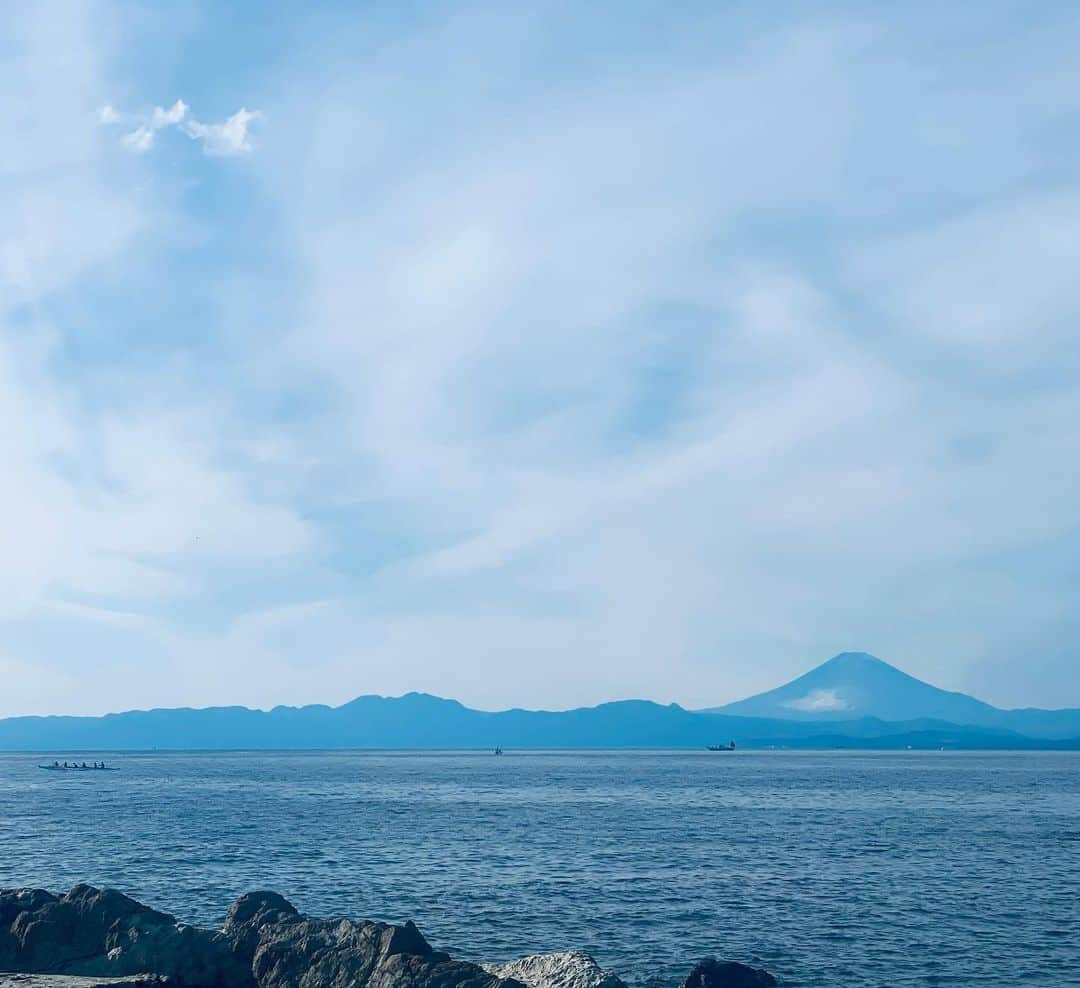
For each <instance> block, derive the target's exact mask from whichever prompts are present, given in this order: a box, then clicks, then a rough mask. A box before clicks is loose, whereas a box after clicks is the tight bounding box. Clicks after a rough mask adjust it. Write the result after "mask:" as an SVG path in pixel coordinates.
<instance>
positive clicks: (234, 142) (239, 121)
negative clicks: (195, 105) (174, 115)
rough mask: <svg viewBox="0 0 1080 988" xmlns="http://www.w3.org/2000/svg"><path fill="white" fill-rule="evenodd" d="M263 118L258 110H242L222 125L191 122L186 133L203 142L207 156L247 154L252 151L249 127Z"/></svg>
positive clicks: (187, 125)
mask: <svg viewBox="0 0 1080 988" xmlns="http://www.w3.org/2000/svg"><path fill="white" fill-rule="evenodd" d="M261 117H262V114H261V113H259V112H258V111H257V110H256V111H253V110H248V109H246V108H241V109H239V110H237V111H236V113H234V114H233V115H232V116H231V117H229V119H228V120H226V121H225V122H224V123H220V124H203V123H199V122H198V121H197V120H189V121H188V122H187V124H186V125H185V127H184V131H185V133H187V135H188V136H189V137H193V138H195V140H198V141H202V144H203V149H204V150H205V151H206V153H207V154H210V155H233V154H246V153H247V152H249V151H251V150H252V145H251V140H250V137H249V134H248V127H249V126H250V124H251V123H252V122H253V121H255V120H259V119H261Z"/></svg>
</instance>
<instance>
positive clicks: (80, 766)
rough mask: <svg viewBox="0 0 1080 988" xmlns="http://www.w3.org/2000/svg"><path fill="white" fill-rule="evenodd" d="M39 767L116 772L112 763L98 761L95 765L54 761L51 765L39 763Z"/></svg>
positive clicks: (45, 768) (63, 770) (56, 770)
mask: <svg viewBox="0 0 1080 988" xmlns="http://www.w3.org/2000/svg"><path fill="white" fill-rule="evenodd" d="M38 768H40V769H44V770H45V771H46V772H115V771H116V769H115V768H114V767H113V766H112V765H106V764H105V763H104V762H102V763H101V764H100V765H98V764H97V763H96V762H95V763H94V764H93V765H87V764H86V762H82V763H81V764H75V763H74V762H73V763H72V764H70V765H69V764H68V763H67V762H53V763H52V764H51V765H39V766H38Z"/></svg>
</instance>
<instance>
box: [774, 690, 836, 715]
mask: <svg viewBox="0 0 1080 988" xmlns="http://www.w3.org/2000/svg"><path fill="white" fill-rule="evenodd" d="M784 706H785V707H790V708H791V709H792V710H800V711H802V712H803V713H812V714H816V713H827V712H828V711H832V710H849V709H850V708H851V704H849V703H848V702H847V700H845V699H843V698H842V697H841V696H840V695H839V694H838V693H837V692H836V690H813V691H811V692H810V693H807V694H806V696H800V697H799V698H798V699H796V700H788V702H787V703H785V704H784Z"/></svg>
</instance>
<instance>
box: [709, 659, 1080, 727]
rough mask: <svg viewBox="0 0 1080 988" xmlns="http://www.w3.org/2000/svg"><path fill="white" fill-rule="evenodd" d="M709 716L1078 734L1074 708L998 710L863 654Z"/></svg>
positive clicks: (1077, 713)
mask: <svg viewBox="0 0 1080 988" xmlns="http://www.w3.org/2000/svg"><path fill="white" fill-rule="evenodd" d="M710 712H711V713H718V714H721V713H722V714H731V715H735V716H739V717H769V718H774V719H780V720H798V721H845V720H855V719H858V718H862V717H876V718H878V719H879V720H884V721H913V720H936V721H948V722H949V723H951V724H963V725H968V726H972V727H984V728H997V729H1004V730H1011V731H1018V732H1020V733H1021V734H1030V735H1033V736H1036V737H1058V738H1064V737H1075V736H1077V735H1078V734H1080V710H1034V709H1024V710H1002V709H1000V708H998V707H994V706H991V705H990V704H989V703H984V702H983V701H982V700H976V699H975V697H973V696H968V695H966V694H964V693H954V692H952V691H950V690H943V689H939V688H938V687H937V686H931V685H930V683H925V682H923V681H922V680H921V679H916V678H915V677H914V676H909V675H908V674H907V673H906V672H902V671H901V670H900V669H897V668H896V666H891V665H889V663H888V662H883V661H882V660H881V659H879V658H877V657H876V656H874V655H869V654H867V653H866V652H841V653H840V654H839V655H834V656H833V657H832V658H831V659H829V660H828V662H823V663H822V664H821V665H819V666H818V667H817V668H815V669H811V670H810V671H809V672H808V673H806V674H805V675H803V676H799V678H798V679H793V680H792V681H791V682H790V683H787V684H786V685H784V686H778V687H777V688H776V689H773V690H769V691H768V692H766V693H758V694H757V695H755V696H751V697H747V698H746V699H745V700H738V701H737V702H735V703H729V704H728V705H727V706H724V707H715V708H713V710H712V711H710Z"/></svg>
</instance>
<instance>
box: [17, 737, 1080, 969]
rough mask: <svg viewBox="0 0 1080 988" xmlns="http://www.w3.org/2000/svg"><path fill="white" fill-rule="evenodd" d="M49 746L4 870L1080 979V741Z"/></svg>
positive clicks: (663, 944) (791, 965) (31, 782)
mask: <svg viewBox="0 0 1080 988" xmlns="http://www.w3.org/2000/svg"><path fill="white" fill-rule="evenodd" d="M53 757H57V756H54V755H50V756H48V757H47V758H46V757H45V756H41V755H27V754H0V886H42V887H46V888H51V889H53V890H63V889H66V888H68V887H70V886H71V885H73V884H75V883H76V882H80V881H86V882H91V883H93V884H98V885H103V884H104V885H111V886H114V887H116V888H119V889H122V890H123V891H124V892H127V893H128V894H130V895H132V896H134V897H136V898H138V899H140V900H141V901H143V902H145V903H147V904H149V905H152V906H155V907H157V908H160V909H164V910H166V911H168V912H172V913H174V914H176V915H177V916H178V917H179V918H181V919H183V920H185V921H188V922H194V923H199V924H206V925H210V924H215V923H219V922H220V921H221V919H222V917H223V915H224V912H225V909H226V907H227V906H228V904H229V902H230V901H231V900H232V899H234V898H236V896H238V895H240V894H241V893H243V892H245V891H249V890H252V889H259V888H270V889H275V890H277V891H280V892H282V893H284V894H285V895H286V897H287V898H289V899H290V900H291V901H292V902H293V903H294V904H295V905H296V906H297V907H298V908H299V909H301V910H302V911H304V912H307V913H310V914H313V915H320V916H324V915H345V916H350V917H353V918H357V919H359V918H365V919H383V920H388V921H392V922H400V921H403V920H405V919H413V920H415V921H416V923H417V924H418V925H419V927H420V929H421V930H422V931H423V932H424V933H425V935H426V936H427V938H428V940H430V941H431V942H432V944H433V945H435V946H436V947H439V948H443V949H446V950H449V951H450V952H451V953H453V954H454V955H455V956H457V957H462V958H465V959H470V960H504V959H509V958H512V957H515V956H519V955H521V954H525V953H532V952H537V951H551V950H562V949H568V948H582V949H584V950H587V951H589V952H590V953H591V954H593V955H594V956H595V957H596V958H597V959H598V960H599V961H600V963H601V964H603V965H604V966H605V967H608V968H611V969H613V970H614V971H615V972H617V973H618V974H620V975H621V976H622V977H624V978H625V979H626V980H628V981H632V982H637V983H643V982H647V981H656V982H663V983H668V984H672V983H674V982H676V981H677V980H678V979H679V978H681V977H682V976H684V975H685V974H686V973H687V971H688V970H689V969H690V967H691V965H692V964H693V963H694V962H695V961H696V960H698V959H700V958H701V957H704V956H709V955H715V956H718V957H721V958H727V959H733V960H740V961H744V962H749V963H754V964H757V965H760V966H763V967H766V968H767V969H768V970H770V971H771V972H772V973H773V974H775V975H776V976H777V977H778V978H780V979H781V980H782V982H783V983H784V984H786V985H805V986H811V985H813V986H818V985H820V986H852V985H859V986H874V988H883V986H889V988H892V986H905V985H963V986H967V985H994V986H996V988H1001V986H1006V985H1008V986H1013V985H1025V986H1027V985H1045V986H1054V988H1058V986H1063V985H1080V753H1076V752H1024V753H1019V752H1018V753H1008V752H1006V753H997V752H995V753H990V754H988V753H982V752H972V753H963V752H900V753H895V752H889V753H884V752H786V751H766V752H758V751H753V752H751V751H737V752H732V753H726V752H725V753H709V752H704V751H702V752H697V751H695V752H685V751H679V752H676V751H656V752H625V751H619V752H600V751H596V752H593V751H590V752H561V751H560V752H532V751H530V752H516V751H508V752H506V754H505V755H503V756H502V757H493V755H492V754H491V753H490V752H350V751H342V752H257V753H256V752H251V753H161V752H149V753H138V754H129V753H117V754H113V755H109V754H104V755H103V754H101V753H87V754H83V753H80V754H79V755H78V758H79V760H80V761H81V760H83V759H84V758H85V759H86V760H87V761H91V760H94V759H100V758H104V759H105V760H106V761H107V762H108V763H109V764H110V765H114V766H115V767H116V768H117V769H118V771H116V772H109V773H94V774H89V773H88V774H86V775H71V774H60V773H50V772H43V771H41V770H40V769H39V768H38V767H37V766H38V764H39V763H41V762H45V761H50V762H51V761H52V759H53ZM58 757H59V758H60V759H61V760H63V758H64V757H65V753H60V754H59V756H58ZM67 757H71V755H70V753H69V754H67Z"/></svg>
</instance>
